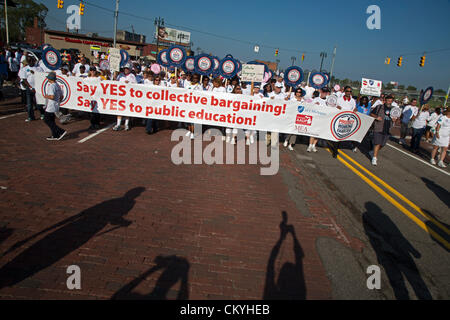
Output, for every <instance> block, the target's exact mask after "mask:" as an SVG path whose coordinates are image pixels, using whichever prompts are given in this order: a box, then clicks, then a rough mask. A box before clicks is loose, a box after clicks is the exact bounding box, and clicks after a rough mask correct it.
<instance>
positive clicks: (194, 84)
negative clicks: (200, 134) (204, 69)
mask: <svg viewBox="0 0 450 320" xmlns="http://www.w3.org/2000/svg"><path fill="white" fill-rule="evenodd" d="M199 82H200V75H199V74H197V73H195V74H193V75H192V80H191V82H190V84H189V86H188V87H187V89H189V90H202V87H201V85H200V83H199ZM189 136H190V137H191V139H194V124H193V123H189V124H188V132H186V137H189Z"/></svg>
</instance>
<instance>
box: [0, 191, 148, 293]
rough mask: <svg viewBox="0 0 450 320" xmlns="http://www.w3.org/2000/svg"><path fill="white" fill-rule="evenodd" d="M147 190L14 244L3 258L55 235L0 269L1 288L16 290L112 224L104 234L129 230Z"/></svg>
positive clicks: (28, 249)
mask: <svg viewBox="0 0 450 320" xmlns="http://www.w3.org/2000/svg"><path fill="white" fill-rule="evenodd" d="M144 190H145V188H143V187H138V188H134V189H131V190H129V191H128V192H127V193H125V195H124V196H123V197H120V198H115V199H111V200H107V201H104V202H102V203H99V204H97V205H95V206H93V207H90V208H88V209H86V210H83V211H82V212H80V213H79V214H77V215H75V216H72V217H70V218H68V219H65V220H63V221H61V222H58V223H56V224H54V225H53V226H51V227H48V228H46V229H44V230H42V231H40V232H38V233H36V234H34V235H33V236H31V237H29V238H27V239H25V240H22V241H19V242H17V243H16V244H14V245H13V246H12V247H11V248H9V249H8V251H7V252H6V253H4V254H3V256H5V255H7V254H9V253H10V252H12V251H14V250H16V249H18V248H19V247H21V246H22V245H24V244H25V243H27V242H29V241H31V240H33V239H35V238H36V237H38V236H40V235H42V234H44V233H47V232H49V231H51V233H49V234H47V235H46V236H45V237H43V238H42V239H40V240H39V241H37V242H35V243H34V244H32V245H31V246H30V247H29V248H27V249H25V250H24V251H23V252H21V253H20V254H19V255H18V256H17V257H15V258H14V259H12V260H11V261H10V262H8V263H7V264H5V265H4V266H3V267H2V268H1V269H0V288H3V287H6V286H13V285H15V284H17V283H19V282H20V281H22V280H24V279H26V278H28V277H31V276H33V275H34V274H35V273H37V272H39V271H41V270H42V269H45V268H47V267H48V266H51V265H52V264H54V263H55V262H57V261H58V260H60V259H62V258H63V257H65V256H66V255H68V254H69V253H70V252H72V251H74V250H76V249H78V248H80V247H81V246H82V245H83V244H85V243H86V242H87V241H89V239H91V238H92V237H94V236H95V235H96V234H97V233H98V232H99V231H100V230H102V229H103V228H104V227H106V226H107V225H108V224H111V225H113V226H115V227H113V228H112V229H110V230H108V231H105V232H103V233H101V234H104V233H106V232H110V231H112V230H114V229H118V228H122V227H128V226H129V225H130V224H131V221H129V220H126V219H124V218H123V216H125V215H126V214H127V213H128V212H129V211H130V210H131V209H132V208H133V206H134V204H135V199H136V198H137V197H138V196H139V195H140V194H141V193H142V192H143V191H144ZM99 235H100V234H99Z"/></svg>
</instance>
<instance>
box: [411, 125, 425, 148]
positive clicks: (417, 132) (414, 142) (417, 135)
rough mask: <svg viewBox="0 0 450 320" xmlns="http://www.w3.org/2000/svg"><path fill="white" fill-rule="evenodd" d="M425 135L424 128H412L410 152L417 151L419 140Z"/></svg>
mask: <svg viewBox="0 0 450 320" xmlns="http://www.w3.org/2000/svg"><path fill="white" fill-rule="evenodd" d="M424 133H425V128H421V129H415V128H413V133H412V138H411V149H412V151H418V150H419V147H420V140H421V139H422V136H423V134H424Z"/></svg>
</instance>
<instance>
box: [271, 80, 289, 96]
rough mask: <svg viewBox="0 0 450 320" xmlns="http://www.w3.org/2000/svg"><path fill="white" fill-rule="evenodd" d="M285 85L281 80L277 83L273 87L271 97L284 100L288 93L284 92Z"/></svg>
mask: <svg viewBox="0 0 450 320" xmlns="http://www.w3.org/2000/svg"><path fill="white" fill-rule="evenodd" d="M282 90H283V85H282V84H281V83H279V82H277V83H275V85H274V87H273V92H272V94H271V95H270V99H277V100H284V99H285V98H286V94H285V93H283V91H282Z"/></svg>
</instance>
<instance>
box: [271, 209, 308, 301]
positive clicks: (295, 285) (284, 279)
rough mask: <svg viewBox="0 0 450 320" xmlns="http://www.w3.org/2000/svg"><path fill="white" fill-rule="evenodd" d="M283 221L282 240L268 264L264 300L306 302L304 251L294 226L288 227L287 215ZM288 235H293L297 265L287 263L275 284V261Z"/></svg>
mask: <svg viewBox="0 0 450 320" xmlns="http://www.w3.org/2000/svg"><path fill="white" fill-rule="evenodd" d="M282 216H283V220H282V221H281V223H280V239H278V241H277V243H276V244H275V246H274V247H273V249H272V252H271V253H270V257H269V261H268V262H267V273H266V283H265V287H264V294H263V299H264V300H304V299H306V285H305V276H304V274H303V262H302V259H303V257H304V253H303V249H302V247H301V246H300V243H299V241H298V239H297V236H296V234H295V229H294V226H292V225H287V213H286V211H283V212H282ZM288 233H291V234H292V238H293V241H294V255H295V264H294V263H291V262H286V263H284V264H283V266H282V267H281V269H280V273H279V275H278V280H277V281H276V283H275V261H276V259H277V256H278V253H279V252H280V248H281V245H282V243H283V241H284V240H285V239H286V236H287V234H288Z"/></svg>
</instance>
